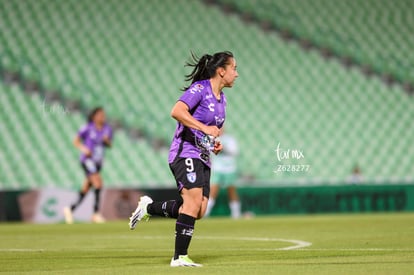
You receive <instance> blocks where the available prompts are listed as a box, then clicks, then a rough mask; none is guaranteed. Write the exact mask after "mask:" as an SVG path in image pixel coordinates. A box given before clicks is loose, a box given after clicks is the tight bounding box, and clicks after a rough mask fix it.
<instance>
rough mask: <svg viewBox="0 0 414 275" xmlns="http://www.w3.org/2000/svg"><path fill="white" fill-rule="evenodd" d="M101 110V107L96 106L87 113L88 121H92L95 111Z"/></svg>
mask: <svg viewBox="0 0 414 275" xmlns="http://www.w3.org/2000/svg"><path fill="white" fill-rule="evenodd" d="M100 111H103V107H100V106H99V107H96V108H94V109H93V110H92V111H91V112H90V113H89V114H88V122H92V121H93V118H94V117H95V115H96V113H98V112H100Z"/></svg>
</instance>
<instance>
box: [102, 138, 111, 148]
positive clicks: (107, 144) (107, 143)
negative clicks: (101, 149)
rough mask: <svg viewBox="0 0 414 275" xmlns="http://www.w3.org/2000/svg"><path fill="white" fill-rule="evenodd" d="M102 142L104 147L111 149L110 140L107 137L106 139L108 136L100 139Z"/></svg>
mask: <svg viewBox="0 0 414 275" xmlns="http://www.w3.org/2000/svg"><path fill="white" fill-rule="evenodd" d="M102 140H103V142H104V144H105V145H106V146H108V147H111V140H110V139H109V137H108V136H104V137H103V138H102Z"/></svg>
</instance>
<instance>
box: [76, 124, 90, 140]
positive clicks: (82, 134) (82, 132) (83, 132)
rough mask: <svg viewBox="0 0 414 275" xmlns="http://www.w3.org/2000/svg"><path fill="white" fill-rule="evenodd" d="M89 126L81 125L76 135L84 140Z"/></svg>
mask: <svg viewBox="0 0 414 275" xmlns="http://www.w3.org/2000/svg"><path fill="white" fill-rule="evenodd" d="M88 130H89V127H88V125H87V124H86V125H83V126H82V127H81V128H80V129H79V131H78V137H80V138H81V139H82V140H84V139H85V138H86V136H87V134H88Z"/></svg>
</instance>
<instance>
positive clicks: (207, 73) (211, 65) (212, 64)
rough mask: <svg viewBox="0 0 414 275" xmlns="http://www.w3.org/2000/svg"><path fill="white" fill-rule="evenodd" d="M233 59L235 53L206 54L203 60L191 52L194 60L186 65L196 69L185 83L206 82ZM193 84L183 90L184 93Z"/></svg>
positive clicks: (188, 75) (186, 78)
mask: <svg viewBox="0 0 414 275" xmlns="http://www.w3.org/2000/svg"><path fill="white" fill-rule="evenodd" d="M231 57H233V53H232V52H229V51H224V52H218V53H215V54H213V55H209V54H205V55H203V56H202V57H201V58H198V57H197V56H196V55H195V54H194V53H193V52H191V58H192V60H191V61H190V62H187V63H186V64H185V65H186V66H188V67H194V69H193V71H192V72H191V73H189V74H187V75H186V76H185V81H191V84H193V83H194V82H196V81H200V80H205V79H209V78H211V77H213V76H214V75H215V73H216V70H217V68H219V67H221V68H224V66H226V65H228V64H229V59H230V58H231ZM191 84H190V85H189V86H187V87H184V88H183V91H185V90H187V89H188V88H190V86H191Z"/></svg>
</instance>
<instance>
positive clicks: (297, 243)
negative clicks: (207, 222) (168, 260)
mask: <svg viewBox="0 0 414 275" xmlns="http://www.w3.org/2000/svg"><path fill="white" fill-rule="evenodd" d="M116 238H122V239H123V238H132V239H137V238H138V239H144V240H173V236H134V237H132V236H131V235H118V236H113V237H112V239H116ZM196 239H199V240H212V241H214V240H227V241H246V242H285V243H290V244H291V245H289V246H286V247H281V248H224V249H221V250H224V251H289V250H296V251H308V252H309V251H338V252H339V251H390V252H393V251H394V252H398V251H401V252H404V251H405V252H414V248H308V247H310V246H311V245H312V243H311V242H307V241H302V240H291V239H279V238H259V237H221V236H198V237H196ZM71 249H73V250H81V251H101V250H105V251H114V252H115V251H116V252H118V251H119V252H122V251H124V252H128V251H130V252H134V251H137V250H138V248H137V249H132V248H125V249H122V248H119V247H117V248H113V249H112V248H110V247H107V246H105V247H96V248H87V247H82V248H78V247H76V248H71V247H66V248H64V249H42V248H37V249H36V248H33V249H32V248H0V252H44V251H50V252H52V251H56V252H57V251H63V250H71ZM146 250H147V251H170V250H171V249H164V248H155V249H146ZM203 250H206V251H208V250H216V249H213V248H211V249H210V248H204V249H203Z"/></svg>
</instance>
